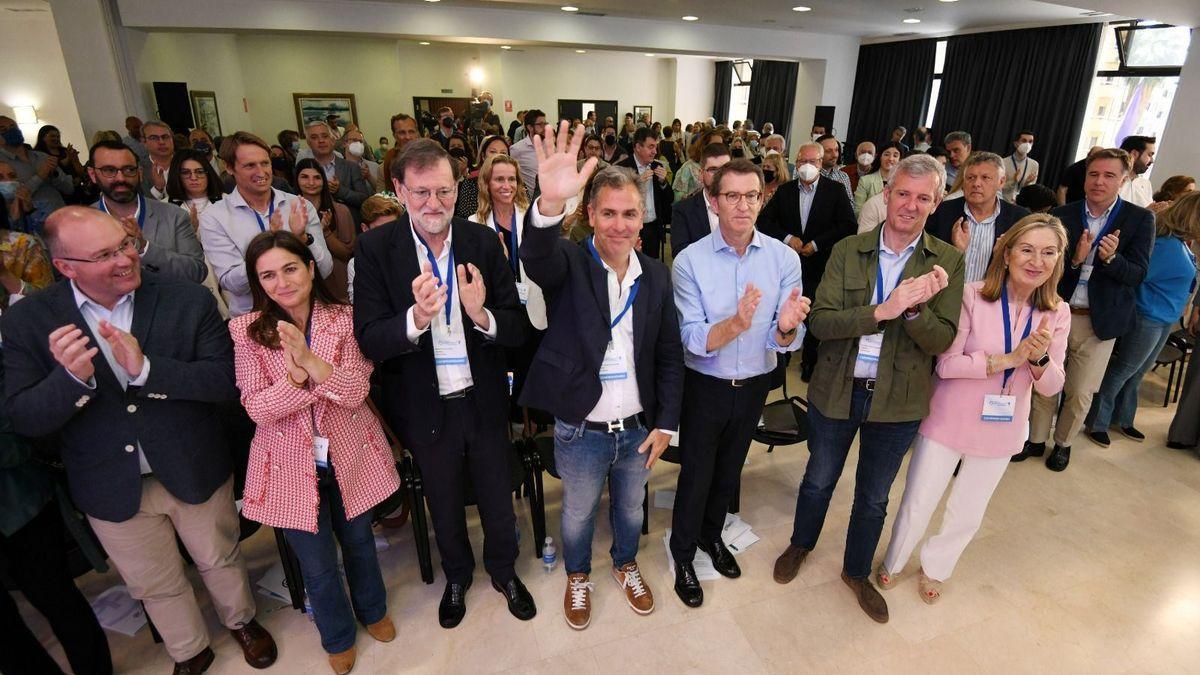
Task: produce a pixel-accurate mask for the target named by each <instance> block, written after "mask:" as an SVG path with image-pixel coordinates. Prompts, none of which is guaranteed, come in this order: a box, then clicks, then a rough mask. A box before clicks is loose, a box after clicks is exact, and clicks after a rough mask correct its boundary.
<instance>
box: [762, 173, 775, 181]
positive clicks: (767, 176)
mask: <svg viewBox="0 0 1200 675" xmlns="http://www.w3.org/2000/svg"><path fill="white" fill-rule="evenodd" d="M763 180H764V181H766V182H768V183H774V182H775V172H774V171H764V172H763Z"/></svg>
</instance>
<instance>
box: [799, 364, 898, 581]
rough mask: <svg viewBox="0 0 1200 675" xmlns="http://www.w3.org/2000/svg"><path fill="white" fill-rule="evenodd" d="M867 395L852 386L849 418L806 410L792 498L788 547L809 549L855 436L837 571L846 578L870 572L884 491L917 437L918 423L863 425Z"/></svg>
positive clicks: (883, 510)
mask: <svg viewBox="0 0 1200 675" xmlns="http://www.w3.org/2000/svg"><path fill="white" fill-rule="evenodd" d="M871 396H872V394H871V392H868V391H866V390H864V389H860V388H859V387H854V394H853V398H852V400H851V404H850V419H846V420H838V419H830V418H828V417H826V416H824V415H822V414H821V411H820V410H817V406H815V405H809V408H808V426H809V434H808V451H809V459H808V466H807V467H806V468H805V471H804V480H803V481H801V482H800V494H799V495H798V496H797V497H796V519H795V524H794V526H793V530H792V545H793V546H799V547H801V548H805V549H808V550H812V549H813V548H814V547H816V545H817V538H818V537H820V536H821V527H822V526H823V525H824V524H825V514H826V513H827V512H828V511H829V499H830V497H832V496H833V489H834V487H836V486H837V482H838V478H840V477H841V475H842V468H843V467H844V466H845V465H846V455H847V454H848V453H849V452H850V444H851V443H852V442H853V441H854V436H855V434H858V433H860V432H861V434H862V438H861V441H860V443H859V449H858V470H857V472H856V474H855V478H854V506H853V507H852V508H851V511H850V528H849V530H848V531H847V532H846V554H845V558H844V559H843V562H842V570H843V571H844V572H845V573H846V575H847V576H850V577H866V576H869V575H870V574H871V560H872V558H873V557H874V556H875V547H876V546H877V545H878V544H879V533H880V532H882V531H883V521H884V519H885V518H886V517H887V505H888V492H889V491H890V490H891V488H892V481H894V480H895V479H896V472H897V471H899V470H900V464H901V462H903V461H904V453H906V452H908V446H909V445H911V444H912V441H913V438H914V437H915V436H916V434H917V427H918V426H920V424H921V421H920V420H914V421H912V422H868V421H866V420H867V414H868V413H870V411H871Z"/></svg>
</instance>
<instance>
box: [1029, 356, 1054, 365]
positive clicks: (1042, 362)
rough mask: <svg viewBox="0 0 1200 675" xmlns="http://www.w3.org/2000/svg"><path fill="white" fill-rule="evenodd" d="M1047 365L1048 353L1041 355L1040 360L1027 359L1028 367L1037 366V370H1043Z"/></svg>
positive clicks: (1048, 361) (1048, 360)
mask: <svg viewBox="0 0 1200 675" xmlns="http://www.w3.org/2000/svg"><path fill="white" fill-rule="evenodd" d="M1048 363H1050V353H1049V352H1047V353H1045V354H1042V357H1041V358H1040V359H1029V365H1031V366H1037V367H1038V368H1045V367H1046V364H1048Z"/></svg>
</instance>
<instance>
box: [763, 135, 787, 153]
mask: <svg viewBox="0 0 1200 675" xmlns="http://www.w3.org/2000/svg"><path fill="white" fill-rule="evenodd" d="M777 138H778V139H779V142H780V143H781V144H782V145H781V149H780V152H787V139H786V138H784V137H783V134H767V137H766V138H764V139H762V144H763V145H766V144H767V143H769V142H773V141H774V140H775V139H777Z"/></svg>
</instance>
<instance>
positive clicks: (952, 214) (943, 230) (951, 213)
mask: <svg viewBox="0 0 1200 675" xmlns="http://www.w3.org/2000/svg"><path fill="white" fill-rule="evenodd" d="M966 204H967V198H966V197H959V198H957V199H950V200H947V201H944V202H942V203H941V204H940V205H938V207H937V210H936V211H934V212H933V215H931V216H930V217H929V220H928V221H927V222H926V223H925V231H926V232H928V233H929V234H932V235H933V236H935V237H937V238H938V239H941V240H942V241H944V242H946V243H947V244H950V245H954V242H953V241H951V239H950V236H951V233H952V232H953V231H954V223H955V222H956V221H957V220H958V219H959V218H962V217H963V209H964V208H966ZM1027 215H1029V209H1027V208H1025V207H1024V206H1017V205H1016V204H1013V203H1012V202H1006V201H1004V200H1003V199H1001V200H1000V215H998V216H996V236H995V238H994V239H993V240H992V244H995V243H996V240H997V239H999V238H1000V235H1002V234H1004V233H1005V232H1008V229H1009V228H1010V227H1012V226H1013V224H1014V223H1016V222H1017V221H1018V220H1020V219H1022V218H1024V217H1025V216H1027Z"/></svg>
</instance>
